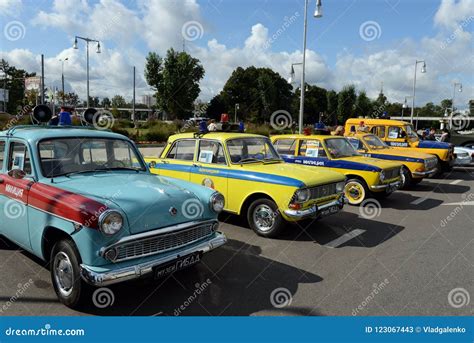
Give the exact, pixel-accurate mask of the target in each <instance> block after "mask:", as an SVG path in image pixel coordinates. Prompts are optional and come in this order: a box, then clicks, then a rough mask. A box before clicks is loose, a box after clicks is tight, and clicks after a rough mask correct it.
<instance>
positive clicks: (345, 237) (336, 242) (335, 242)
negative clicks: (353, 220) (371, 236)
mask: <svg viewBox="0 0 474 343" xmlns="http://www.w3.org/2000/svg"><path fill="white" fill-rule="evenodd" d="M364 232H365V230H361V229H355V230H352V231H351V232H348V233H346V234H344V235H342V236H341V237H339V238H336V239H335V240H333V241H331V242H329V243H326V244H324V246H325V247H328V248H337V247H338V246H340V245H343V244H344V243H346V242H348V241H350V240H351V239H353V238H355V237H357V236H359V235H361V234H363V233H364Z"/></svg>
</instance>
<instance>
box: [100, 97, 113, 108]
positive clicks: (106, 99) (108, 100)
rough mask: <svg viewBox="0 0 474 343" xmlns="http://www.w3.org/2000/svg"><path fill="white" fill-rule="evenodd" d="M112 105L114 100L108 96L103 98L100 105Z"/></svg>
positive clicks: (105, 106) (106, 106) (107, 106)
mask: <svg viewBox="0 0 474 343" xmlns="http://www.w3.org/2000/svg"><path fill="white" fill-rule="evenodd" d="M110 106H112V102H111V101H110V99H109V98H107V97H105V98H103V99H102V101H101V102H100V107H103V108H109V107H110Z"/></svg>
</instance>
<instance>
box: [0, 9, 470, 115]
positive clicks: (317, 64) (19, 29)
mask: <svg viewBox="0 0 474 343" xmlns="http://www.w3.org/2000/svg"><path fill="white" fill-rule="evenodd" d="M314 9H315V0H310V1H309V9H308V13H309V17H308V46H307V49H308V50H307V59H308V65H307V80H308V82H310V83H312V84H316V85H319V86H322V87H326V88H333V89H336V90H339V89H340V88H341V87H342V86H344V85H346V84H349V83H352V84H355V85H356V86H357V88H358V89H360V90H362V89H363V90H366V91H367V92H368V94H369V95H370V96H376V95H377V93H378V92H379V90H380V87H381V82H383V84H384V91H385V93H386V95H387V96H388V98H389V100H391V101H399V102H402V101H403V99H404V97H405V96H407V95H410V94H411V92H412V82H413V72H414V62H415V60H416V59H424V60H426V64H427V73H426V74H418V86H417V103H419V104H422V103H425V102H428V101H433V102H439V101H440V100H441V99H444V98H451V97H452V92H453V82H462V83H463V92H462V93H458V94H456V99H457V100H456V102H457V106H458V107H460V108H465V107H466V106H467V102H468V100H469V99H472V98H474V67H473V66H474V63H473V62H474V59H473V57H474V45H473V27H474V0H441V1H436V0H417V1H414V0H337V1H336V0H323V11H324V16H323V18H319V19H315V18H313V17H312V13H313V12H314ZM303 14H304V0H175V1H172V0H138V1H130V0H123V1H118V0H100V1H86V0H55V1H46V0H23V1H21V0H0V23H1V28H2V32H1V34H2V35H1V41H0V55H1V57H2V58H5V59H7V60H8V61H9V62H10V63H11V64H12V65H15V66H18V67H21V68H24V69H26V70H28V71H37V72H38V71H39V61H40V57H39V56H40V54H41V53H43V54H44V55H45V61H46V62H45V63H46V75H45V77H46V85H48V86H59V84H60V78H61V63H60V62H59V61H58V60H59V59H60V58H65V57H68V58H69V61H68V62H67V63H66V65H65V74H66V88H67V89H68V90H73V91H75V92H77V93H78V94H79V95H80V96H84V94H85V46H84V42H81V41H79V49H78V50H74V49H72V43H73V41H74V36H75V35H80V36H85V37H90V38H94V39H98V40H100V41H101V45H102V53H101V54H96V53H95V47H91V48H92V49H91V94H92V95H97V96H100V97H103V96H109V97H111V96H113V95H115V94H122V95H123V96H125V97H126V98H128V99H130V98H131V95H132V90H131V85H132V66H134V65H135V66H136V67H137V71H138V75H137V77H138V82H137V86H138V90H137V94H138V95H142V94H149V93H151V90H150V88H149V87H148V86H147V85H146V82H145V80H144V78H143V67H144V63H145V56H146V54H147V53H148V52H149V51H156V52H158V53H159V54H164V53H165V51H166V50H167V49H168V48H169V47H174V48H176V49H180V50H181V49H183V42H184V48H185V49H186V51H188V52H189V53H191V54H192V55H194V56H195V57H197V58H199V59H200V60H201V61H202V63H203V65H204V67H205V69H206V77H205V79H204V80H203V81H202V83H201V89H202V92H201V95H200V98H201V99H202V100H208V99H210V98H211V97H212V96H213V95H215V94H217V93H218V92H219V91H220V90H221V89H222V86H223V84H224V83H225V81H226V80H227V78H228V77H229V75H230V73H231V72H232V70H233V69H235V68H236V67H237V66H243V67H246V66H250V65H255V66H265V67H270V68H273V69H274V70H276V71H278V72H279V73H280V74H281V75H282V76H283V77H285V78H287V77H288V76H289V75H288V74H289V71H290V64H291V63H295V62H299V61H300V60H301V56H302V52H301V51H302V36H303V32H302V31H303V30H302V29H303ZM295 70H296V73H299V72H300V70H299V69H298V67H296V69H295Z"/></svg>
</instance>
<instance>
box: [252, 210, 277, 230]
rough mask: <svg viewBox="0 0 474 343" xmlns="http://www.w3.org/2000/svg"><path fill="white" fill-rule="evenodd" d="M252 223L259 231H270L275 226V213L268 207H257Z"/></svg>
mask: <svg viewBox="0 0 474 343" xmlns="http://www.w3.org/2000/svg"><path fill="white" fill-rule="evenodd" d="M253 222H254V223H255V225H256V226H257V228H258V230H260V231H263V232H265V231H270V230H271V229H272V228H273V225H274V224H275V213H274V212H273V210H272V209H271V208H270V206H268V205H263V204H262V205H258V206H257V207H256V208H255V210H254V212H253Z"/></svg>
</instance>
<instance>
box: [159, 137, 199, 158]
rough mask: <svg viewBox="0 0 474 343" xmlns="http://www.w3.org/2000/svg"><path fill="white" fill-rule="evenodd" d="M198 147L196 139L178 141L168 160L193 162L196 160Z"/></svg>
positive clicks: (169, 153) (172, 148)
mask: <svg viewBox="0 0 474 343" xmlns="http://www.w3.org/2000/svg"><path fill="white" fill-rule="evenodd" d="M195 147H196V140H195V139H186V140H181V141H177V142H175V143H174V144H173V146H172V147H171V149H170V151H169V152H168V155H167V156H166V158H170V159H174V160H181V161H192V160H193V159H194V148H195Z"/></svg>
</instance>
